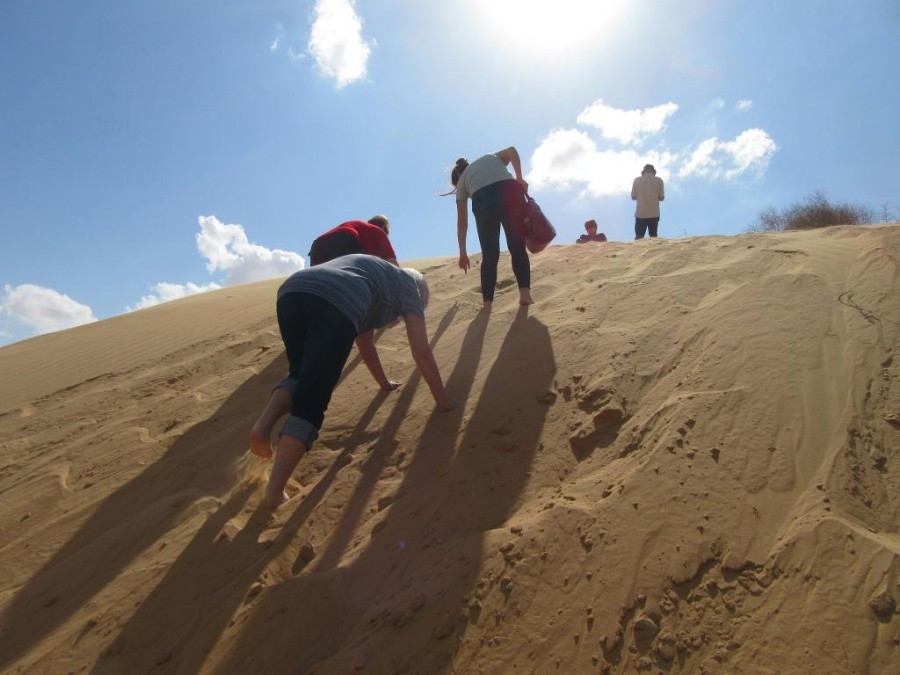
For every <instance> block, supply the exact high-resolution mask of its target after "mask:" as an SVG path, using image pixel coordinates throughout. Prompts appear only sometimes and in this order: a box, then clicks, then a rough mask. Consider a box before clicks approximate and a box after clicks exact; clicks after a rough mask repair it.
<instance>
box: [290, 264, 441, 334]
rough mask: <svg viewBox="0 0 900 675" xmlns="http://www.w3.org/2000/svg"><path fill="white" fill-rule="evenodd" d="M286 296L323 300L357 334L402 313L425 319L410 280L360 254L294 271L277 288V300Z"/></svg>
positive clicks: (395, 317) (393, 319)
mask: <svg viewBox="0 0 900 675" xmlns="http://www.w3.org/2000/svg"><path fill="white" fill-rule="evenodd" d="M287 293H310V294H312V295H317V296H319V297H320V298H323V299H325V300H327V301H328V302H330V303H331V304H332V305H334V306H335V307H336V308H337V309H338V310H339V311H340V312H341V314H343V315H344V316H346V317H347V318H348V319H350V321H351V322H353V325H354V326H355V327H356V333H357V335H359V334H361V333H365V332H366V331H369V330H372V329H373V328H382V327H383V326H386V325H388V324H389V323H392V322H393V321H395V320H396V319H398V318H399V317H401V316H403V315H405V314H415V315H416V316H420V317H422V318H423V319H424V318H425V308H424V307H423V306H422V300H421V299H420V298H419V289H418V287H417V286H416V282H415V280H414V279H413V277H412V276H411V275H409V274H407V273H406V272H404V271H403V270H402V269H400V268H399V267H397V266H396V265H392V264H391V263H389V262H386V261H384V260H382V259H381V258H376V257H374V256H371V255H363V254H361V253H358V254H353V255H345V256H342V257H340V258H335V259H334V260H331V261H329V262H327V263H323V264H321V265H315V266H313V267H309V268H307V269H302V270H300V271H299V272H295V273H294V274H292V275H291V276H289V277H288V278H287V279H286V280H285V282H284V283H283V284H281V286H280V287H279V289H278V298H279V299H280V298H281V296H283V295H285V294H287Z"/></svg>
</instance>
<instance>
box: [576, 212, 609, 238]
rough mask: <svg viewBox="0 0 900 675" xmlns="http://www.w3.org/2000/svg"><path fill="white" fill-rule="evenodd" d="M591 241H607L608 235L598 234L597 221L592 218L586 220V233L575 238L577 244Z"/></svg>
mask: <svg viewBox="0 0 900 675" xmlns="http://www.w3.org/2000/svg"><path fill="white" fill-rule="evenodd" d="M589 241H606V235H605V234H603V233H602V232H601V233H600V234H597V221H596V220H594V219H593V218H591V219H590V220H586V221H584V234H583V235H581V236H580V237H578V239H576V240H575V243H576V244H586V243H588V242H589Z"/></svg>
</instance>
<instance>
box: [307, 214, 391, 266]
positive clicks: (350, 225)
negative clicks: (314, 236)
mask: <svg viewBox="0 0 900 675" xmlns="http://www.w3.org/2000/svg"><path fill="white" fill-rule="evenodd" d="M340 231H343V232H347V233H349V234H352V235H353V236H354V237H355V238H356V240H357V241H358V242H359V245H360V246H361V247H362V252H363V253H365V254H366V255H374V256H378V257H379V258H382V259H384V260H392V259H393V260H396V259H397V254H396V253H394V247H393V246H391V241H390V239H388V236H387V234H386V233H385V231H384V230H382V229H381V228H380V227H378V226H377V225H372V223H366V222H363V221H362V220H348V221H347V222H346V223H341V224H340V225H338V226H337V227H335V228H334V229H332V230H328V232H326V233H325V234H323V235H322V236H323V237H326V236H328V235H329V234H331V233H333V232H340Z"/></svg>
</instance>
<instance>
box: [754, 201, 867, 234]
mask: <svg viewBox="0 0 900 675" xmlns="http://www.w3.org/2000/svg"><path fill="white" fill-rule="evenodd" d="M874 222H876V218H875V212H874V211H873V210H872V209H870V208H869V207H867V206H862V205H860V204H832V203H831V202H829V201H828V199H827V198H826V197H825V195H824V194H823V193H822V192H814V193H812V195H810V196H809V197H807V198H806V201H804V202H803V203H802V204H794V205H793V206H788V207H787V208H785V209H781V210H779V209H776V208H774V207H771V206H770V207H769V208H767V209H766V210H765V211H763V212H762V213H760V214H759V218H758V219H757V222H756V223H755V224H753V225H751V226H750V228H749V229H750V231H752V232H784V231H785V230H812V229H816V228H819V227H829V226H831V225H860V224H863V223H874Z"/></svg>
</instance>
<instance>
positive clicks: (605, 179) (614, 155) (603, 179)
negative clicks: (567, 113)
mask: <svg viewBox="0 0 900 675" xmlns="http://www.w3.org/2000/svg"><path fill="white" fill-rule="evenodd" d="M674 161H675V156H674V155H672V154H671V153H669V152H666V151H664V150H651V151H649V152H641V153H638V152H637V151H635V150H630V149H629V150H601V149H599V148H598V147H597V144H596V143H594V141H593V140H592V139H591V138H590V137H589V136H588V135H587V134H586V133H585V132H583V131H578V130H576V129H557V130H554V131H551V132H550V133H549V134H548V135H547V136H546V138H544V139H543V140H542V141H541V142H540V143H539V144H538V147H537V149H536V150H535V151H534V154H533V155H532V156H531V166H532V169H531V171H530V172H529V174H528V176H527V179H528V182H529V183H530V184H531V185H532V186H533V187H535V188H541V187H556V188H559V189H571V188H573V187H578V189H579V191H580V194H581V196H590V197H603V196H610V195H621V194H629V193H630V192H631V183H632V181H633V180H634V178H635V176H637V175H639V174H640V171H641V167H642V166H643V165H644V164H646V163H647V162H650V163H652V164H654V165H655V167H656V170H657V172H658V173H659V174H660V175H661V177H665V175H666V174H667V173H668V171H669V167H670V166H671V165H672V164H673V163H674Z"/></svg>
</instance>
